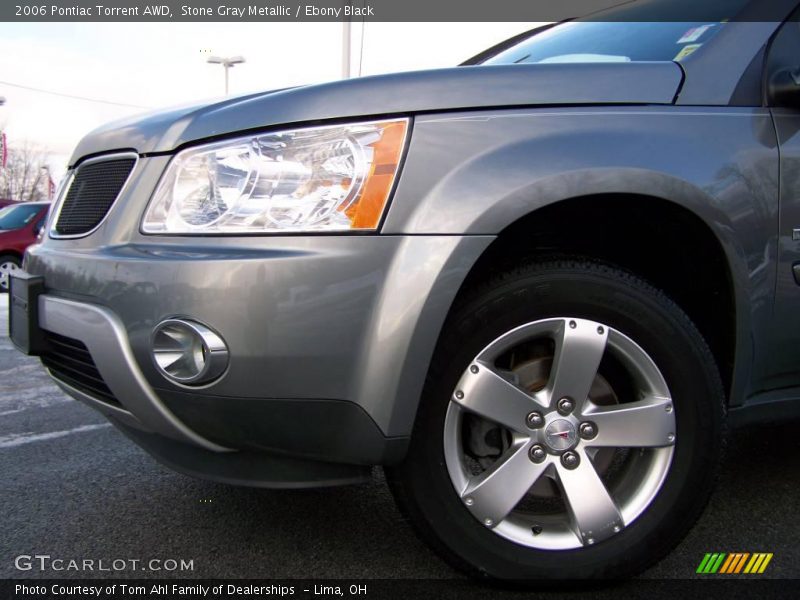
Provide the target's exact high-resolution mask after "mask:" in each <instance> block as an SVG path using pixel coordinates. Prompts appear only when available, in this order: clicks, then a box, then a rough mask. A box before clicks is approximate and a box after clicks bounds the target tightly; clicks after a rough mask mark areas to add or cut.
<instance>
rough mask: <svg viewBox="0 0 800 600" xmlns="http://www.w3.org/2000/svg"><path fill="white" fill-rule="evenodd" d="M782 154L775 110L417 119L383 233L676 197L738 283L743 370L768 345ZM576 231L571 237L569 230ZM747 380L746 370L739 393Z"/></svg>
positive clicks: (492, 227) (497, 226) (482, 228)
mask: <svg viewBox="0 0 800 600" xmlns="http://www.w3.org/2000/svg"><path fill="white" fill-rule="evenodd" d="M777 182H778V155H777V149H776V143H775V135H774V129H773V127H772V123H771V119H770V117H769V114H768V112H767V111H762V110H760V109H742V108H737V109H728V108H714V109H686V108H673V107H670V108H663V107H625V108H623V107H614V108H609V107H604V108H596V109H585V108H581V109H578V108H563V109H532V110H514V111H495V112H492V113H487V112H481V113H471V114H457V115H428V116H422V117H417V119H416V121H415V127H414V132H413V135H412V140H411V144H410V148H409V154H408V157H407V159H406V164H405V166H404V170H403V173H402V176H401V179H400V181H399V184H398V189H397V192H396V194H395V198H394V200H393V203H392V206H391V208H390V211H389V214H388V217H387V220H386V223H385V225H384V228H383V233H392V234H398V233H405V234H431V233H436V234H446V235H447V234H449V235H500V234H501V233H502V231H503V230H504V229H505V228H507V227H508V226H510V225H511V224H513V223H515V222H516V221H518V220H519V219H521V218H522V217H525V216H527V215H530V214H531V213H535V212H536V211H537V210H538V209H540V208H543V207H545V206H549V205H552V204H554V203H557V202H560V201H563V200H567V199H571V198H576V197H584V196H593V195H601V194H603V195H607V194H634V195H637V196H641V197H642V199H643V201H646V198H647V197H655V198H659V199H663V200H668V201H670V202H673V203H675V204H677V205H680V206H681V207H683V208H685V209H687V210H689V211H691V212H692V213H694V214H695V215H697V216H698V217H699V218H700V219H701V220H702V221H703V222H704V223H705V224H706V226H707V227H708V229H709V230H710V231H711V232H713V234H714V236H715V237H716V239H717V240H718V242H719V244H720V246H721V247H722V249H723V251H724V253H725V255H726V257H727V261H728V265H729V269H730V274H731V277H732V280H733V282H734V293H735V305H736V320H737V353H736V355H737V359H736V361H737V369H736V372H737V373H749V371H750V367H751V366H752V361H753V352H754V348H755V347H758V346H763V344H764V336H765V335H766V325H767V323H768V320H769V307H767V306H764V303H763V302H762V301H760V300H758V299H759V298H763V297H764V293H765V291H767V290H771V288H772V286H773V285H774V269H771V268H769V267H768V263H769V261H770V260H771V259H770V257H774V255H775V243H776V238H775V235H776V223H777V213H778V187H777ZM566 233H567V234H568V232H566ZM746 387H747V377H742V376H736V377H735V382H734V390H733V391H732V397H733V398H741V397H742V396H743V395H744V393H745V388H746Z"/></svg>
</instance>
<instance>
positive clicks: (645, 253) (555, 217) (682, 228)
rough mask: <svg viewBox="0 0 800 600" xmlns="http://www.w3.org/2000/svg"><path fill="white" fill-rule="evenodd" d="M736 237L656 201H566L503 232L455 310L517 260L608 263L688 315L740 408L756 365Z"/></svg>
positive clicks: (609, 196) (722, 226) (717, 221)
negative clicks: (555, 258)
mask: <svg viewBox="0 0 800 600" xmlns="http://www.w3.org/2000/svg"><path fill="white" fill-rule="evenodd" d="M705 206H709V205H708V204H706V205H705ZM729 232H730V228H729V227H727V224H726V222H725V219H724V218H721V217H720V216H719V215H717V216H715V218H712V219H711V223H709V221H708V220H707V218H704V217H702V216H701V215H699V214H698V213H697V212H696V211H694V210H692V209H690V208H688V207H687V206H685V204H682V203H678V202H675V201H673V200H669V199H667V198H664V197H661V196H657V195H652V194H645V193H631V192H624V193H600V194H586V195H578V196H573V197H569V198H565V199H563V200H559V201H556V202H552V203H550V204H547V205H545V206H542V207H540V208H537V209H536V210H534V211H531V212H529V213H527V214H525V215H523V216H520V217H518V218H517V219H515V220H514V221H513V222H511V223H510V224H508V225H507V226H506V227H504V228H503V229H502V230H501V231H500V233H499V234H498V235H497V237H496V239H495V240H494V241H493V242H492V244H490V245H489V247H488V248H487V249H486V250H485V251H484V252H483V254H481V256H480V257H479V258H478V260H477V261H476V262H475V263H474V264H473V265H472V268H471V269H470V271H469V273H468V275H467V277H466V278H465V279H464V281H463V282H462V284H461V286H460V288H459V291H458V294H457V295H456V297H455V299H454V301H453V306H455V305H457V303H458V302H460V301H461V300H462V299H463V298H464V297H465V296H466V295H467V294H468V293H469V290H470V289H472V288H473V287H474V286H475V285H476V284H477V283H478V282H479V281H482V280H483V279H484V278H486V277H487V276H489V274H490V273H491V272H493V271H496V270H497V269H498V268H505V267H511V266H512V264H513V263H514V262H515V261H519V260H525V259H531V258H534V257H536V256H546V255H554V254H557V255H581V256H587V257H591V258H599V259H601V260H606V261H608V262H611V263H613V264H616V265H618V266H620V267H622V268H625V269H627V270H630V271H632V272H634V273H636V274H637V275H639V276H641V277H643V278H645V279H647V280H648V281H650V282H651V283H652V284H653V285H655V286H656V287H658V288H659V289H662V290H663V291H664V292H665V293H667V295H669V296H670V297H672V298H673V299H674V300H675V301H676V303H677V304H678V305H679V306H681V307H682V308H683V310H684V311H685V312H687V314H689V317H690V318H691V319H692V320H693V321H694V322H695V324H696V325H697V326H698V328H699V329H700V331H701V333H702V334H703V336H704V337H705V338H706V340H707V342H708V343H709V346H710V347H711V350H712V354H713V355H714V357H715V359H716V361H717V364H718V367H719V369H720V374H721V377H722V380H723V382H724V385H725V392H726V394H727V397H728V399H729V402H730V403H732V404H739V403H740V402H741V399H742V398H743V396H744V389H745V387H746V384H747V379H748V375H747V369H746V365H747V364H749V362H750V361H751V359H752V355H751V345H750V343H749V341H748V336H747V332H748V331H749V323H750V320H749V308H748V307H749V300H748V296H747V293H746V279H743V278H744V277H746V270H745V267H744V263H743V258H742V255H741V252H740V249H739V248H738V247H737V245H736V244H735V242H733V241H732V240H730V237H729V236H728V235H727V233H729ZM451 309H452V307H451Z"/></svg>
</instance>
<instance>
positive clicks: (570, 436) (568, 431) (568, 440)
mask: <svg viewBox="0 0 800 600" xmlns="http://www.w3.org/2000/svg"><path fill="white" fill-rule="evenodd" d="M544 437H545V442H546V443H547V445H548V446H550V448H552V449H553V450H556V451H561V450H567V449H568V448H571V447H572V446H573V444H575V440H577V439H578V433H577V431H576V430H575V425H573V424H572V423H571V422H570V421H567V420H566V419H556V420H555V421H552V422H551V423H550V424H549V425H548V426H547V429H545V430H544Z"/></svg>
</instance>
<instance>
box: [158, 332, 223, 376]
mask: <svg viewBox="0 0 800 600" xmlns="http://www.w3.org/2000/svg"><path fill="white" fill-rule="evenodd" d="M153 358H154V359H155V362H156V365H157V366H158V369H159V370H160V371H161V373H162V374H163V375H165V376H166V377H167V378H168V379H171V380H173V381H177V382H178V383H182V384H184V385H200V384H202V383H208V382H209V381H213V380H215V379H217V378H218V377H219V376H220V375H222V373H223V372H224V371H225V369H226V368H227V366H228V348H227V346H225V342H224V341H223V340H222V338H221V337H220V336H219V335H217V334H216V333H214V332H213V331H211V330H210V329H209V328H208V327H206V326H204V325H201V324H200V323H195V322H194V321H185V320H183V319H168V320H166V321H162V322H161V323H159V324H158V326H157V327H156V328H155V330H154V332H153Z"/></svg>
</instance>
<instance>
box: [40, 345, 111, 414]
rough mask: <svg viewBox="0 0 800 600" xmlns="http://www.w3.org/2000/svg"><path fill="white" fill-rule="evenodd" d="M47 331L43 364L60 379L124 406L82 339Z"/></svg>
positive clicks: (87, 392)
mask: <svg viewBox="0 0 800 600" xmlns="http://www.w3.org/2000/svg"><path fill="white" fill-rule="evenodd" d="M44 335H45V340H46V348H47V350H46V351H45V352H43V353H42V364H44V366H45V367H47V368H48V369H50V372H51V373H52V374H53V375H54V376H55V377H56V378H57V379H59V380H61V381H63V382H64V383H66V384H68V385H70V386H72V387H74V388H76V389H78V390H80V391H81V392H83V393H85V394H88V395H89V396H92V397H93V398H95V399H97V400H100V401H101V402H105V403H106V404H111V405H113V406H121V405H120V403H119V402H118V401H117V399H116V398H115V397H114V394H112V393H111V390H110V389H108V386H107V385H106V382H105V381H103V376H102V375H100V371H98V370H97V367H96V366H95V364H94V360H92V355H91V354H89V349H88V348H87V347H86V346H84V345H83V343H82V342H79V341H78V340H73V339H72V338H68V337H64V336H63V335H58V334H57V333H52V332H50V331H45V332H44Z"/></svg>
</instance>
